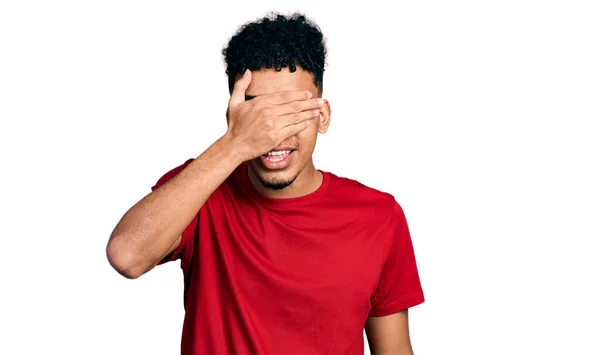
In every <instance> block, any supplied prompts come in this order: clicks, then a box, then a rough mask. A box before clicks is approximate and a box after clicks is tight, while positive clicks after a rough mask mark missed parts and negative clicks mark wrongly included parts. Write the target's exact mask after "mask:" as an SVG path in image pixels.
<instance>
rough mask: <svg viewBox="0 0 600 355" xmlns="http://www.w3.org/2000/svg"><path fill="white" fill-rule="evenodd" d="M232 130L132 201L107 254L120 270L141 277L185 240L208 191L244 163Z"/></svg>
mask: <svg viewBox="0 0 600 355" xmlns="http://www.w3.org/2000/svg"><path fill="white" fill-rule="evenodd" d="M241 163H242V161H241V158H240V157H239V154H238V152H237V150H236V145H234V144H233V141H232V139H231V138H230V137H229V135H225V136H223V137H221V138H220V139H219V140H217V141H216V142H215V143H213V144H212V145H211V146H210V147H209V148H208V149H206V151H204V153H202V154H201V155H200V156H199V157H197V158H196V159H195V160H193V161H192V162H191V163H189V164H188V166H186V167H185V168H184V169H183V170H182V171H181V172H179V174H177V175H176V176H174V177H173V178H172V179H170V180H169V181H167V182H166V183H164V184H163V185H161V186H160V187H159V188H157V189H156V190H154V191H153V192H151V193H149V194H148V195H146V196H145V197H144V198H142V199H141V200H140V201H139V202H137V203H136V204H135V205H133V206H132V207H131V208H130V209H129V210H128V211H127V212H126V213H125V215H124V216H123V217H122V218H121V220H120V221H119V223H118V224H117V226H116V227H115V229H114V230H113V232H112V234H111V236H110V238H109V241H108V245H107V247H106V254H107V257H108V260H109V263H110V264H111V265H112V267H113V268H114V269H115V270H117V271H118V272H119V273H120V274H121V275H123V276H125V277H127V278H137V277H139V276H141V275H143V274H144V273H146V272H148V271H149V270H151V269H152V268H153V267H154V266H156V264H157V263H158V262H159V261H160V260H161V259H162V258H163V257H165V256H166V255H167V254H169V253H170V252H171V251H173V250H174V249H176V248H177V247H178V246H179V244H180V242H181V234H182V232H183V231H184V229H185V228H186V227H187V226H188V224H189V223H190V222H191V221H192V219H193V218H194V216H195V215H196V213H198V211H199V210H200V208H201V207H202V205H204V203H205V202H206V200H208V198H209V197H210V195H211V194H212V193H213V192H214V191H215V190H216V189H217V188H218V187H219V185H221V184H222V183H223V181H225V179H227V177H228V176H229V175H230V174H231V173H232V172H233V171H234V170H235V168H236V167H237V166H238V165H239V164H241Z"/></svg>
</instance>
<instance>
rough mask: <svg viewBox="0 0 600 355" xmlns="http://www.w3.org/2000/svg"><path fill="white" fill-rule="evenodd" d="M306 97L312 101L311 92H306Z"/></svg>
mask: <svg viewBox="0 0 600 355" xmlns="http://www.w3.org/2000/svg"><path fill="white" fill-rule="evenodd" d="M306 96H308V98H309V99H310V98H311V97H312V92H310V91H307V92H306Z"/></svg>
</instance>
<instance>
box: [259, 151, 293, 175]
mask: <svg viewBox="0 0 600 355" xmlns="http://www.w3.org/2000/svg"><path fill="white" fill-rule="evenodd" d="M295 151H296V150H295V149H291V150H279V151H276V150H272V151H270V152H268V153H267V154H263V155H262V156H261V157H260V161H261V163H262V165H263V167H264V168H266V169H269V170H276V169H283V168H285V167H287V166H288V165H289V164H290V161H291V159H292V157H293V156H294V152H295Z"/></svg>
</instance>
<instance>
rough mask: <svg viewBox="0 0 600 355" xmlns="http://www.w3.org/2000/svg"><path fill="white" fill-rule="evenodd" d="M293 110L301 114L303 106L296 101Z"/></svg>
mask: <svg viewBox="0 0 600 355" xmlns="http://www.w3.org/2000/svg"><path fill="white" fill-rule="evenodd" d="M292 109H293V110H294V111H295V112H300V111H302V105H301V104H300V102H297V101H296V102H293V103H292Z"/></svg>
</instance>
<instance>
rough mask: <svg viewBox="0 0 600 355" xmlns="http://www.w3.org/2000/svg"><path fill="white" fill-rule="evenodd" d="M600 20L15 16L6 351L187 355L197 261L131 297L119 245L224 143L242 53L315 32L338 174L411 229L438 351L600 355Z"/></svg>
mask: <svg viewBox="0 0 600 355" xmlns="http://www.w3.org/2000/svg"><path fill="white" fill-rule="evenodd" d="M597 4H598V3H597V2H595V1H573V0H571V1H526V0H519V1H514V0H512V1H511V0H509V1H465V0H459V1H413V2H392V1H390V2H384V1H368V2H355V3H353V2H332V1H329V2H325V1H293V2H292V1H247V2H244V1H239V2H231V1H219V2H215V3H210V4H208V3H206V2H200V1H195V2H192V1H170V2H168V1H148V0H146V1H114V0H104V1H26V0H23V1H16V0H14V1H3V2H2V3H1V5H0V118H1V126H0V154H1V164H0V168H1V169H2V172H1V174H0V179H1V181H0V187H1V191H0V204H1V206H0V207H1V214H0V218H1V223H0V235H1V243H0V248H1V249H0V251H1V254H2V256H1V257H0V266H1V269H0V270H1V271H0V272H1V284H0V287H1V293H0V297H1V302H0V327H1V333H0V339H1V340H0V353H2V354H10V355H12V354H115V355H116V354H176V353H178V352H179V344H180V338H181V328H182V320H183V315H184V313H183V294H182V291H183V277H182V274H181V270H180V268H179V262H174V263H169V264H167V265H163V266H161V267H158V268H156V269H154V270H152V271H151V272H150V273H148V274H146V275H144V276H142V277H141V278H139V279H137V280H127V279H125V278H123V277H121V276H120V275H118V274H117V273H116V272H115V271H114V270H113V269H112V268H111V267H110V265H109V264H108V262H107V260H106V256H105V246H106V242H107V240H108V237H109V235H110V233H111V231H112V230H113V228H114V227H115V225H116V224H117V222H118V221H119V219H120V217H121V216H122V215H123V214H124V213H125V212H126V211H127V209H128V208H129V207H130V206H131V205H133V204H134V203H135V202H137V201H138V200H139V199H141V198H142V197H143V196H144V195H145V194H147V193H149V192H150V187H151V186H152V185H153V184H154V183H155V182H156V180H157V179H158V178H159V177H160V176H161V175H162V174H164V173H165V172H166V171H168V170H170V169H171V168H173V167H175V166H177V165H179V164H181V163H183V162H184V161H185V160H186V159H188V158H191V157H196V156H198V155H199V154H200V153H202V152H203V151H204V149H206V148H207V147H208V146H209V145H210V144H211V143H212V142H213V141H214V140H216V139H217V138H218V137H220V136H221V135H222V134H224V133H225V130H226V121H225V110H226V105H227V100H228V98H229V93H228V90H227V79H226V76H225V67H224V64H223V61H222V57H221V49H222V48H223V47H224V46H225V44H226V43H227V41H228V40H229V38H230V36H231V35H232V34H233V33H234V32H235V31H236V30H237V28H238V27H239V26H240V25H242V24H243V23H245V22H247V21H252V20H256V19H257V18H259V17H262V16H263V15H265V14H266V13H267V11H281V12H283V13H289V12H292V11H295V10H298V11H302V12H304V13H305V14H306V15H307V16H308V17H309V18H311V19H314V20H315V21H316V22H317V24H318V25H319V26H320V28H321V29H322V31H323V33H324V35H325V37H326V39H327V48H328V57H327V67H326V71H325V77H324V80H325V90H324V97H325V98H327V99H328V100H329V101H330V103H331V106H332V111H333V112H332V123H331V127H330V130H329V132H328V133H327V134H325V135H320V136H319V138H318V142H317V148H316V151H315V155H314V160H315V165H316V166H317V167H318V168H320V169H322V170H327V171H331V172H333V173H335V174H338V175H339V176H344V177H349V178H352V179H356V180H358V181H360V182H362V183H363V184H365V185H367V186H371V187H374V188H377V189H379V190H382V191H385V192H389V193H392V194H393V195H394V196H395V197H396V198H397V200H398V201H399V203H400V204H401V206H402V207H403V208H404V210H405V213H406V216H407V219H408V223H409V227H410V231H411V234H412V237H413V242H414V246H415V250H416V257H417V263H418V266H419V270H420V275H421V280H422V284H423V288H424V291H425V298H426V302H425V303H424V304H422V305H419V306H417V307H415V308H413V309H411V310H410V327H411V337H412V342H413V347H414V350H415V353H416V354H420V355H434V354H457V355H458V354H460V355H467V354H468V355H488V354H490V355H491V354H502V355H505V354H523V355H530V354H578V355H579V354H590V355H591V354H596V355H597V354H600V344H599V343H598V337H597V336H598V332H599V330H600V325H599V321H598V319H600V307H599V305H598V300H600V291H599V286H600V285H599V272H600V262H599V257H598V253H599V251H600V249H599V247H598V245H599V244H598V238H599V237H600V227H599V222H600V217H599V216H600V202H599V201H600V188H599V183H600V173H599V169H600V166H599V165H600V157H599V155H600V142H599V141H600V130H599V129H598V124H599V123H600V46H599V44H600V25H599V23H600V22H599V21H598V18H599V17H600V12H599V9H598V6H597ZM365 354H369V352H368V346H367V343H366V338H365Z"/></svg>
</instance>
